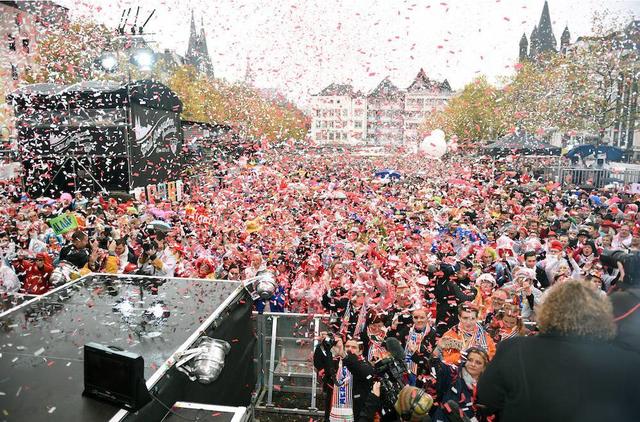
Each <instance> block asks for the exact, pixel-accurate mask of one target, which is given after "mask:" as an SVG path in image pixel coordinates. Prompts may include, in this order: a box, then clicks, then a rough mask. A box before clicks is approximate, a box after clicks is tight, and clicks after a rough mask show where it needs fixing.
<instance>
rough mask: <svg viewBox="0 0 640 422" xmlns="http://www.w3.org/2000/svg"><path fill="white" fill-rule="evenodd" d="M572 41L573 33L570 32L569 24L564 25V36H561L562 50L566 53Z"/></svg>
mask: <svg viewBox="0 0 640 422" xmlns="http://www.w3.org/2000/svg"><path fill="white" fill-rule="evenodd" d="M570 43H571V34H570V33H569V26H565V27H564V31H562V36H561V37H560V52H561V53H562V54H566V52H567V49H568V48H569V44H570Z"/></svg>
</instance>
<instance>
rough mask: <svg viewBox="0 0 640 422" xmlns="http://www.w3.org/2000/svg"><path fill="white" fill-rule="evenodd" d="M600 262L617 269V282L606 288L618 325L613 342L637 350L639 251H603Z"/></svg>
mask: <svg viewBox="0 0 640 422" xmlns="http://www.w3.org/2000/svg"><path fill="white" fill-rule="evenodd" d="M600 261H601V262H602V263H603V264H604V265H605V266H608V267H613V268H617V269H619V271H620V277H619V278H618V281H617V283H616V284H615V285H614V286H613V287H612V288H611V289H610V290H609V299H611V304H612V305H613V316H614V321H615V323H616V326H617V328H618V330H617V335H616V338H615V342H616V343H617V344H618V345H620V346H621V347H623V348H625V349H628V350H632V351H635V352H636V353H640V328H638V327H640V253H638V252H634V253H630V254H629V253H624V252H622V251H604V252H603V253H602V254H601V255H600Z"/></svg>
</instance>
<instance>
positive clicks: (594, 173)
mask: <svg viewBox="0 0 640 422" xmlns="http://www.w3.org/2000/svg"><path fill="white" fill-rule="evenodd" d="M542 178H543V179H544V180H549V181H556V182H559V183H560V184H561V185H562V186H567V185H575V186H592V187H594V188H602V187H603V186H606V185H608V184H611V183H620V184H622V185H629V184H631V183H640V170H624V171H615V170H612V169H591V168H566V167H559V168H558V167H555V168H554V167H547V168H544V169H542Z"/></svg>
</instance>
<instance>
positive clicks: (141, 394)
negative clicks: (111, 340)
mask: <svg viewBox="0 0 640 422" xmlns="http://www.w3.org/2000/svg"><path fill="white" fill-rule="evenodd" d="M82 394H83V395H84V396H88V397H93V398H96V399H99V400H104V401H108V402H111V403H113V404H116V405H117V406H119V407H121V408H123V409H127V410H133V411H135V410H138V409H140V408H141V407H142V406H144V405H145V404H147V403H148V402H149V401H151V396H150V395H149V392H148V391H147V386H146V385H145V380H144V359H143V357H142V356H140V355H137V354H135V353H130V352H126V351H124V350H122V349H120V348H117V347H113V346H111V347H109V346H103V345H101V344H97V343H87V344H85V346H84V392H83V393H82Z"/></svg>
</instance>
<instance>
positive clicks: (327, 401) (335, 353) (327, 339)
mask: <svg viewBox="0 0 640 422" xmlns="http://www.w3.org/2000/svg"><path fill="white" fill-rule="evenodd" d="M344 353H345V352H344V346H343V343H342V338H340V337H339V336H336V335H335V334H334V333H331V332H329V333H327V334H326V335H325V336H324V337H323V338H322V340H321V341H320V342H319V343H318V345H317V346H316V348H315V350H314V352H313V366H314V368H315V369H316V371H318V376H320V378H321V379H322V392H323V393H324V395H325V398H324V420H325V421H329V420H330V415H331V411H332V405H333V398H334V391H335V390H336V381H337V380H338V379H337V376H338V375H340V380H339V381H340V384H341V385H339V386H338V387H339V388H338V389H340V390H342V391H341V392H340V395H339V396H338V402H339V403H336V405H339V406H340V410H339V411H338V412H341V413H342V416H343V417H346V416H348V414H350V415H351V416H353V406H352V400H353V397H348V396H347V394H349V395H351V382H352V375H351V373H350V372H349V371H348V370H347V368H346V366H343V365H342V356H343V355H344Z"/></svg>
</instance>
